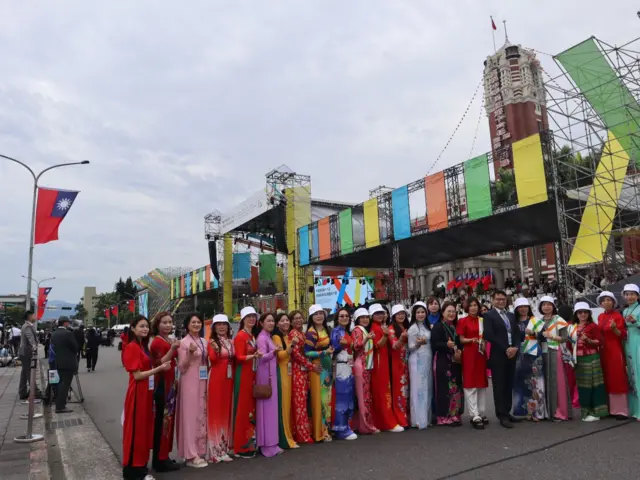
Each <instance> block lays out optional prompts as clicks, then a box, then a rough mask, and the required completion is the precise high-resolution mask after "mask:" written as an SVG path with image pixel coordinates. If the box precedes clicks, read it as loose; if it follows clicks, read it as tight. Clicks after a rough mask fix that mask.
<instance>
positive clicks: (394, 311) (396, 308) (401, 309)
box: [391, 304, 407, 318]
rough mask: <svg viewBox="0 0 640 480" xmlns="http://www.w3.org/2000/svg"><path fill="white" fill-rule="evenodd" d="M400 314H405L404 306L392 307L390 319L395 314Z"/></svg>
mask: <svg viewBox="0 0 640 480" xmlns="http://www.w3.org/2000/svg"><path fill="white" fill-rule="evenodd" d="M400 312H404V313H407V310H406V309H405V308H404V305H400V304H398V305H394V306H393V307H392V308H391V318H393V317H394V316H395V315H396V313H400Z"/></svg>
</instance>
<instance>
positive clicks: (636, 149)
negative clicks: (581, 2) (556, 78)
mask: <svg viewBox="0 0 640 480" xmlns="http://www.w3.org/2000/svg"><path fill="white" fill-rule="evenodd" d="M555 59H556V60H557V61H558V62H559V63H560V65H562V66H563V67H564V69H565V70H566V71H567V73H568V74H569V76H570V77H571V79H572V80H573V81H574V82H575V84H576V86H577V87H578V88H579V89H580V91H581V92H582V94H583V95H584V96H585V97H586V99H587V100H588V101H589V103H590V104H591V106H592V107H593V109H594V110H595V111H596V112H597V113H598V115H600V117H601V118H602V120H603V121H604V123H605V125H606V126H607V128H608V129H609V130H610V131H611V132H613V134H614V135H615V136H616V138H617V139H618V141H619V142H620V145H622V148H624V149H625V151H626V152H627V153H628V154H629V157H630V158H631V160H632V161H634V162H635V163H636V165H640V106H639V105H638V102H636V100H635V98H634V97H633V95H632V94H631V92H630V91H629V89H628V88H627V86H626V85H625V84H624V83H622V81H621V80H620V77H619V76H618V75H617V74H616V71H615V70H614V69H613V68H612V67H611V65H610V64H609V62H608V61H607V58H606V57H605V56H604V54H603V53H602V51H601V50H600V47H599V46H598V44H597V43H596V40H595V39H594V38H590V39H588V40H585V41H584V42H582V43H579V44H578V45H576V46H575V47H571V48H570V49H569V50H566V51H565V52H562V53H561V54H559V55H556V56H555Z"/></svg>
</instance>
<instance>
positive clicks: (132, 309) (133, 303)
mask: <svg viewBox="0 0 640 480" xmlns="http://www.w3.org/2000/svg"><path fill="white" fill-rule="evenodd" d="M127 307H128V308H129V311H130V312H131V313H136V301H135V300H127Z"/></svg>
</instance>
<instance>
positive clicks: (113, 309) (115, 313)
mask: <svg viewBox="0 0 640 480" xmlns="http://www.w3.org/2000/svg"><path fill="white" fill-rule="evenodd" d="M111 316H113V317H117V316H118V305H113V306H112V307H111Z"/></svg>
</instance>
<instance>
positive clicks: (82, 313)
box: [74, 298, 88, 320]
mask: <svg viewBox="0 0 640 480" xmlns="http://www.w3.org/2000/svg"><path fill="white" fill-rule="evenodd" d="M83 300H84V299H83V298H81V299H80V301H79V302H78V304H77V305H76V314H75V317H74V318H75V319H77V320H84V319H85V318H86V317H87V313H88V312H87V309H86V308H84V303H83Z"/></svg>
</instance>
